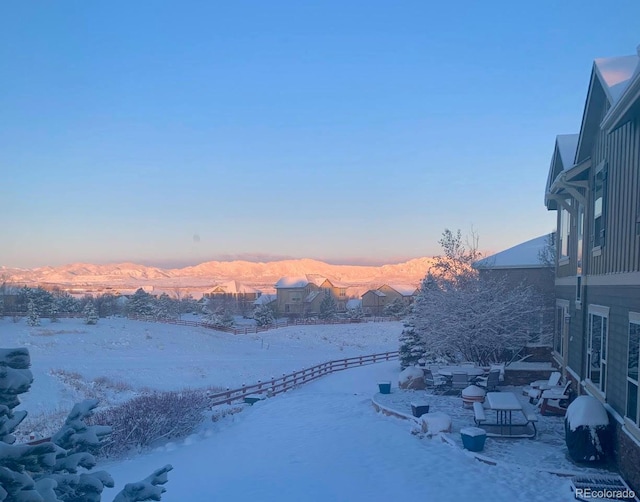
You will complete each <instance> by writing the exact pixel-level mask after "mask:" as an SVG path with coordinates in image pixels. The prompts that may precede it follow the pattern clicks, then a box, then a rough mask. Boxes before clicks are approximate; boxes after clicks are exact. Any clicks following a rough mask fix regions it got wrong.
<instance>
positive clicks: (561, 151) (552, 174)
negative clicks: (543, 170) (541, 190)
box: [544, 134, 580, 210]
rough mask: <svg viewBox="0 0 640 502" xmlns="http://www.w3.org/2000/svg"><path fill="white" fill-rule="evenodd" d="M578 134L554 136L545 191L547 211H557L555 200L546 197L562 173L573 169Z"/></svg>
mask: <svg viewBox="0 0 640 502" xmlns="http://www.w3.org/2000/svg"><path fill="white" fill-rule="evenodd" d="M579 138H580V135H579V134H559V135H558V136H556V144H555V147H554V149H553V156H552V157H551V165H550V166H549V174H548V175H547V189H546V191H545V197H544V203H545V205H546V206H547V209H549V210H553V209H557V203H556V201H555V200H552V199H550V198H549V197H548V196H549V194H550V193H551V192H553V189H552V187H553V184H554V182H555V181H556V180H557V179H558V176H560V175H561V174H562V173H563V172H566V171H568V170H569V169H571V167H573V159H574V158H575V156H576V149H577V148H578V140H579Z"/></svg>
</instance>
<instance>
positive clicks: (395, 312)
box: [382, 298, 409, 319]
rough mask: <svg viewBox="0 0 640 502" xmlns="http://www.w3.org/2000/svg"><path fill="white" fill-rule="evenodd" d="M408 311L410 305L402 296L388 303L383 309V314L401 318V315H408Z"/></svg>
mask: <svg viewBox="0 0 640 502" xmlns="http://www.w3.org/2000/svg"><path fill="white" fill-rule="evenodd" d="M408 311H409V308H408V305H407V304H406V303H405V302H403V301H402V300H401V299H400V298H396V299H395V300H393V301H392V302H391V303H389V304H388V305H385V307H384V309H382V315H385V316H388V317H395V318H396V319H400V318H401V317H404V316H405V315H407V313H408Z"/></svg>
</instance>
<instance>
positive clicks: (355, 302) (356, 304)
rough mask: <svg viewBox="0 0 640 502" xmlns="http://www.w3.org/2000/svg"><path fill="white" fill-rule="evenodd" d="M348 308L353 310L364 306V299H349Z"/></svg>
mask: <svg viewBox="0 0 640 502" xmlns="http://www.w3.org/2000/svg"><path fill="white" fill-rule="evenodd" d="M346 307H347V310H353V309H357V308H360V307H362V300H360V299H358V298H352V299H351V300H347V305H346Z"/></svg>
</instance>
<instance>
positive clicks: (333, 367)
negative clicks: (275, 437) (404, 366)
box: [27, 351, 399, 445]
mask: <svg viewBox="0 0 640 502" xmlns="http://www.w3.org/2000/svg"><path fill="white" fill-rule="evenodd" d="M398 357H399V353H398V351H395V352H381V353H379V354H369V355H366V356H356V357H347V358H345V359H338V360H336V361H328V362H326V363H321V364H316V365H315V366H311V367H310V368H305V369H302V370H300V371H295V372H293V373H289V374H288V375H282V376H281V377H279V378H272V379H271V380H267V381H265V382H261V381H260V380H258V383H257V384H254V385H243V386H242V387H239V388H237V389H227V390H225V391H224V392H218V393H216V394H209V395H208V398H209V400H210V403H209V406H210V407H211V408H213V407H214V406H220V405H222V404H231V403H235V402H243V401H244V398H245V397H247V396H250V395H256V394H257V395H260V396H262V395H263V394H264V396H265V397H267V396H268V397H271V396H276V395H278V394H282V393H283V392H287V391H288V390H292V389H294V388H296V387H299V386H300V385H302V384H305V383H309V382H312V381H314V380H317V379H318V378H320V377H322V376H324V375H328V374H330V373H335V372H336V371H343V370H346V369H349V368H354V367H356V366H366V365H369V364H374V363H381V362H384V361H393V360H396V359H398ZM47 441H51V438H43V439H36V440H34V441H30V442H28V443H27V444H29V445H36V444H41V443H45V442H47Z"/></svg>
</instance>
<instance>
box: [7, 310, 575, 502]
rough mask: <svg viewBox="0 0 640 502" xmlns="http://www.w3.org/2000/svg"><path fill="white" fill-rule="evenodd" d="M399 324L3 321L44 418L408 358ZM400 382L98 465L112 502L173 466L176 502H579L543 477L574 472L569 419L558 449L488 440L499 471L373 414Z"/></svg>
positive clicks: (262, 413) (270, 405)
mask: <svg viewBox="0 0 640 502" xmlns="http://www.w3.org/2000/svg"><path fill="white" fill-rule="evenodd" d="M401 329H402V326H401V324H400V323H375V324H374V323H371V324H355V325H338V326H298V327H290V328H284V329H280V330H274V331H270V332H268V333H265V334H261V335H257V336H256V335H248V336H233V335H229V334H224V333H218V332H215V331H211V330H207V329H200V328H188V327H176V326H170V325H164V324H151V323H143V322H135V321H129V320H126V319H122V318H113V319H101V320H100V322H99V323H98V324H97V325H96V326H87V325H84V324H82V323H81V321H80V320H70V319H63V320H62V321H61V322H60V323H57V324H49V323H48V322H47V321H44V322H43V326H40V327H35V328H29V327H27V326H26V325H25V324H24V323H22V322H20V323H13V322H12V321H11V320H9V319H4V320H0V340H2V343H1V344H0V345H2V346H3V347H21V346H24V347H27V348H28V349H29V350H30V352H31V361H32V370H33V373H34V377H35V381H34V383H33V386H32V390H31V392H29V393H27V394H25V395H23V396H22V398H23V399H22V403H23V404H22V405H21V406H20V407H19V408H20V409H26V410H28V411H29V412H30V413H31V414H33V413H36V412H50V411H52V410H56V409H61V410H64V411H65V412H68V411H69V410H70V409H71V406H72V403H73V402H75V401H78V400H80V399H82V398H84V397H85V395H86V393H87V392H91V391H92V389H93V390H95V389H96V388H102V390H103V393H104V394H105V398H106V399H107V400H108V401H110V402H117V401H119V400H121V399H123V398H126V397H128V396H129V395H132V394H135V393H136V392H137V391H139V390H140V389H142V388H144V387H148V388H153V389H162V390H169V389H181V388H185V387H191V388H204V387H207V386H231V387H233V386H238V385H239V384H241V383H248V384H249V383H254V382H256V381H257V380H258V379H263V380H266V379H268V378H270V377H271V376H272V375H281V374H282V373H288V372H291V371H294V370H297V369H301V368H303V367H307V366H311V365H313V364H316V363H319V362H324V361H328V360H332V359H341V358H344V357H349V356H355V355H363V354H370V353H375V352H384V351H389V350H396V349H397V346H398V336H399V334H400V332H401ZM399 373H400V368H399V363H398V362H397V361H393V362H386V363H380V364H375V365H371V366H366V367H362V368H356V369H351V370H347V371H342V372H339V373H336V374H333V375H329V376H326V377H323V378H321V379H319V380H317V381H315V382H312V383H310V384H307V385H304V386H302V387H300V388H298V389H296V390H293V391H290V392H287V393H286V394H284V395H280V396H277V397H274V398H270V399H266V400H264V401H261V402H258V403H256V404H255V405H254V406H248V405H244V410H243V411H242V412H241V413H239V414H235V415H230V416H227V417H225V418H223V419H222V420H219V421H217V422H211V421H205V422H204V423H203V424H202V426H201V427H200V429H199V430H198V431H197V433H195V434H193V435H192V436H190V437H188V438H185V439H183V440H180V441H175V442H172V443H169V444H165V445H163V446H161V447H159V448H157V449H156V450H154V451H151V452H147V453H145V454H141V455H137V456H133V457H131V458H129V459H126V460H120V461H117V462H115V461H112V462H109V463H105V462H104V461H103V463H102V465H98V468H99V469H106V470H108V471H109V472H110V473H111V474H112V476H113V477H114V479H115V481H116V488H115V489H108V490H106V491H105V496H104V500H110V498H112V497H113V495H114V494H115V493H117V491H119V490H120V489H121V488H122V486H123V485H124V484H125V483H127V482H130V481H134V480H138V479H142V478H144V477H146V476H147V475H148V474H149V473H150V472H151V471H153V470H154V469H156V468H158V467H162V466H163V465H165V464H167V463H170V464H172V465H173V467H174V470H173V471H171V473H170V474H169V483H168V485H167V493H166V494H165V495H164V496H163V500H164V501H184V500H189V501H194V502H198V501H203V502H208V501H210V500H260V501H276V500H277V501H289V500H291V501H294V500H295V501H298V500H309V501H315V500H318V501H320V500H322V501H327V500H331V501H353V500H369V501H378V500H380V501H388V500H395V499H400V500H408V499H410V498H415V499H420V500H438V501H448V500H455V501H460V500H465V499H473V500H478V501H483V500H487V501H489V500H490V501H492V502H496V501H497V502H500V501H512V500H527V501H545V502H547V501H549V500H553V501H563V500H566V501H567V502H568V501H569V500H574V499H573V497H572V494H571V492H570V490H569V482H568V481H567V479H565V478H561V477H558V476H554V475H551V474H548V473H546V472H540V470H539V469H538V467H539V464H540V463H548V464H549V465H551V466H553V468H554V470H555V469H557V470H564V469H565V468H566V460H565V459H564V458H563V455H564V454H563V452H562V449H561V446H560V445H559V444H554V442H557V441H558V437H557V436H555V435H554V434H555V432H549V431H547V429H546V427H545V425H544V424H545V423H547V421H548V423H549V424H550V426H549V430H551V429H553V430H554V431H555V428H554V427H555V425H554V421H556V422H557V421H558V420H559V419H555V418H553V417H551V418H549V419H545V420H544V421H543V422H542V423H541V424H540V425H541V427H540V428H541V437H542V438H544V437H545V435H547V434H548V435H549V440H548V441H547V442H546V443H548V444H547V448H546V449H543V448H542V447H541V445H543V443H544V441H538V440H535V441H529V440H519V441H514V442H512V443H510V444H509V446H505V445H504V444H503V445H498V443H497V442H496V444H495V445H492V442H491V441H489V440H488V441H487V450H486V452H484V453H486V454H487V455H488V456H491V455H493V456H495V457H496V458H497V459H498V460H504V462H500V463H499V465H498V466H489V465H487V464H483V463H481V462H478V461H477V460H475V459H474V458H472V457H470V455H469V454H468V453H467V452H465V451H463V450H462V449H459V448H457V447H452V446H451V445H448V444H445V443H443V442H442V441H440V440H438V439H433V440H430V439H421V438H419V437H418V436H415V435H412V434H411V432H410V429H411V427H410V424H409V422H407V421H404V420H400V419H398V418H395V417H389V416H385V415H383V414H381V413H377V412H376V411H375V410H374V408H373V406H372V403H371V398H372V396H373V395H374V394H376V392H377V382H378V381H380V380H391V381H392V382H394V387H395V383H396V382H397V380H398V375H399ZM105 388H107V390H108V392H104V389H105ZM400 397H401V393H400V392H398V391H397V390H396V389H394V393H393V394H391V395H389V396H388V398H389V399H391V400H394V399H395V400H396V401H394V402H393V403H390V404H394V405H396V406H400V407H402V406H409V405H408V403H409V402H410V401H411V400H412V399H413V398H414V397H415V393H411V392H409V393H406V395H405V396H404V397H403V398H402V399H400ZM438 399H441V398H438ZM442 399H443V401H439V402H438V406H441V407H442V408H443V410H445V411H447V410H448V411H447V412H450V414H451V416H453V418H454V427H456V428H459V427H460V426H465V425H470V424H471V423H472V414H471V413H470V412H469V410H462V407H461V406H460V405H459V401H457V402H456V401H454V399H456V398H442ZM446 400H449V401H448V402H447V401H446ZM462 412H464V413H465V414H467V415H464V416H463V414H462ZM552 426H553V427H552ZM455 436H456V434H453V435H452V437H455ZM456 441H458V439H457V438H456ZM549 446H551V447H549ZM545 456H546V457H545Z"/></svg>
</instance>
